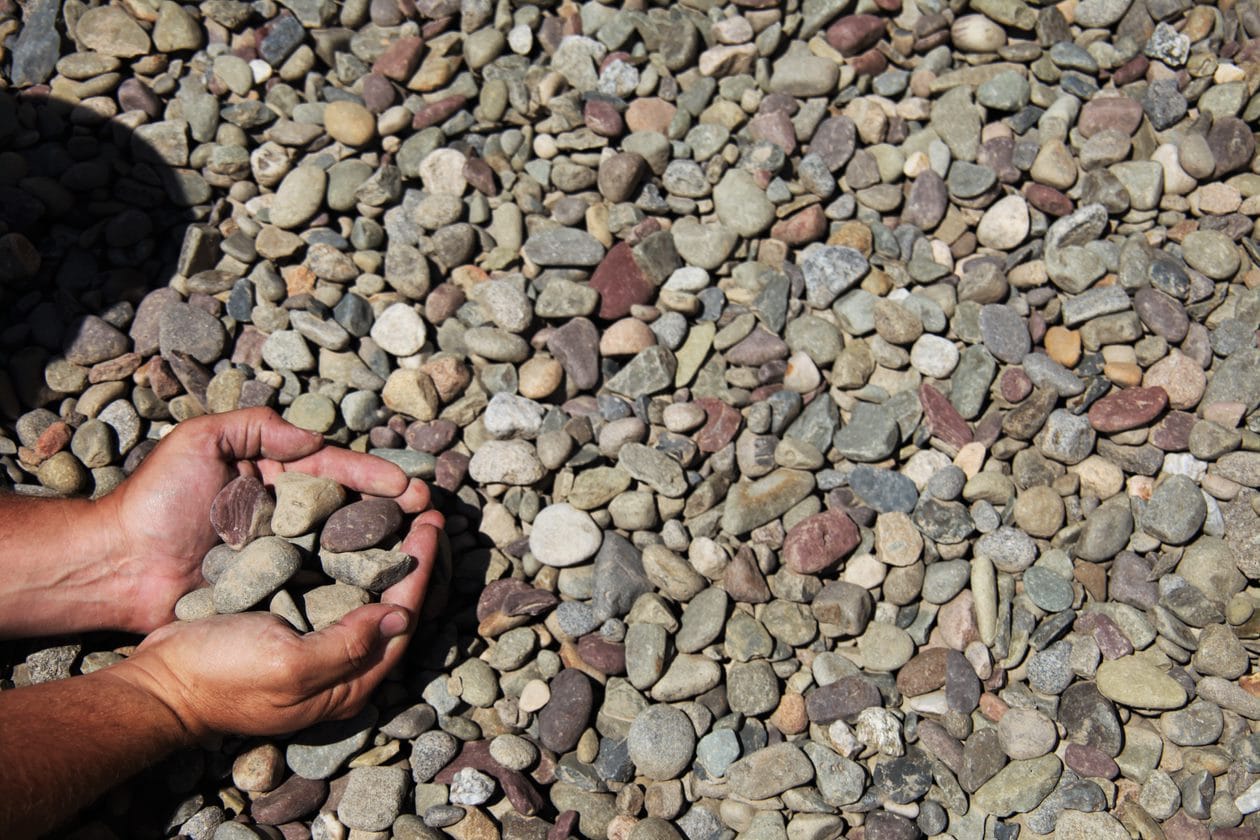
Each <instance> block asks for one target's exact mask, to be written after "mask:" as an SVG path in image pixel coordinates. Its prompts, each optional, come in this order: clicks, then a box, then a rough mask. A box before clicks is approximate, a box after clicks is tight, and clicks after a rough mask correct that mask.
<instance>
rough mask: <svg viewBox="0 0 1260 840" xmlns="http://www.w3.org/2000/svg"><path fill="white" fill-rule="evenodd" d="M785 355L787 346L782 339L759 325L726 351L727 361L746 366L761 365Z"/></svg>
mask: <svg viewBox="0 0 1260 840" xmlns="http://www.w3.org/2000/svg"><path fill="white" fill-rule="evenodd" d="M787 357H788V346H787V344H786V343H785V342H784V341H783V339H781V338H779V337H778V336H777V335H775V334H774V333H772V332H770V331H769V330H767V329H766V328H765V327H763V326H760V325H758V326H757V327H755V328H754V329H753V331H752V332H750V333H749V334H748V335H747V336H745V337H744V339H743V340H742V341H739V342H738V343H736V344H735V346H733V347H731V348H729V349H728V350H727V351H726V360H727V361H728V362H730V363H731V364H733V365H747V366H748V367H761V366H762V365H764V364H765V363H766V362H770V361H774V360H775V359H786V358H787Z"/></svg>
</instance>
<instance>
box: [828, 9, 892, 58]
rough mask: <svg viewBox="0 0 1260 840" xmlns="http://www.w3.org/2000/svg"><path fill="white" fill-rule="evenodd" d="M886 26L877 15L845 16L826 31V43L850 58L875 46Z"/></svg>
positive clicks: (882, 19) (883, 20)
mask: <svg viewBox="0 0 1260 840" xmlns="http://www.w3.org/2000/svg"><path fill="white" fill-rule="evenodd" d="M886 25H887V22H886V21H885V19H884V18H882V17H879V16H878V15H845V16H844V17H842V18H840V19H839V20H838V21H836V22H835V23H833V24H832V25H831V26H830V27H829V28H828V29H827V43H828V44H830V45H831V48H832V49H834V50H838V51H839V52H840V54H841V55H843V56H845V57H846V58H850V57H852V56H855V55H857V54H858V53H861V52H865V51H866V50H868V49H870V48H871V47H873V46H875V44H877V43H878V42H879V39H880V38H882V37H883V36H884V29H885V27H886Z"/></svg>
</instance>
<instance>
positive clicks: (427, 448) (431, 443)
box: [403, 420, 459, 455]
mask: <svg viewBox="0 0 1260 840" xmlns="http://www.w3.org/2000/svg"><path fill="white" fill-rule="evenodd" d="M458 434H459V427H458V426H456V425H455V424H454V423H452V422H451V421H450V420H431V421H429V422H427V423H426V422H423V421H420V420H417V421H416V422H414V423H412V424H411V425H410V426H408V427H407V429H406V431H405V432H403V439H404V440H406V442H407V446H408V447H410V448H411V449H414V450H416V451H417V452H428V453H430V454H433V455H436V454H437V453H439V452H442V451H444V450H445V449H446V448H447V447H448V446H450V445H451V444H452V443H454V442H455V437H456V435H458Z"/></svg>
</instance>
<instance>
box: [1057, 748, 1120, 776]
mask: <svg viewBox="0 0 1260 840" xmlns="http://www.w3.org/2000/svg"><path fill="white" fill-rule="evenodd" d="M1063 763H1064V764H1066V765H1067V766H1068V767H1071V768H1072V770H1073V771H1074V772H1075V773H1077V774H1078V775H1080V776H1085V777H1086V778H1091V777H1092V778H1095V779H1114V778H1115V777H1116V776H1118V775H1120V768H1119V767H1118V766H1116V762H1115V760H1114V759H1113V758H1112V757H1111V756H1109V755H1107V754H1106V753H1105V752H1103V751H1102V750H1100V749H1098V748H1097V747H1091V746H1089V745H1088V744H1076V743H1069V744H1068V745H1067V747H1066V748H1065V749H1064V750H1063Z"/></svg>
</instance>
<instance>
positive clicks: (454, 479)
mask: <svg viewBox="0 0 1260 840" xmlns="http://www.w3.org/2000/svg"><path fill="white" fill-rule="evenodd" d="M470 460H472V459H471V458H469V457H468V456H467V455H465V454H464V453H462V452H456V451H455V450H453V449H448V450H447V451H446V452H443V453H442V454H441V455H439V456H438V459H437V464H436V465H435V467H434V475H433V483H434V484H436V485H437V486H438V487H441V488H442V489H443V490H446V491H447V492H448V493H454V492H455V491H456V490H458V489H459V486H460V485H461V484H463V483H464V478H465V477H466V476H467V475H468V462H469V461H470Z"/></svg>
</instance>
